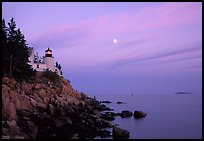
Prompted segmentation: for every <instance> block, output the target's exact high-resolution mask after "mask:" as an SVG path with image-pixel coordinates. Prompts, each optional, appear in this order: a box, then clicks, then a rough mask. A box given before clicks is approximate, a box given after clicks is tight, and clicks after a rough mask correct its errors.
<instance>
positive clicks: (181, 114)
mask: <svg viewBox="0 0 204 141" xmlns="http://www.w3.org/2000/svg"><path fill="white" fill-rule="evenodd" d="M95 97H96V100H98V101H103V100H109V101H111V102H112V103H110V104H106V105H107V106H108V107H110V108H112V109H114V112H122V110H129V111H132V112H134V111H135V110H141V111H143V112H145V113H147V116H146V117H145V118H142V119H134V117H130V118H121V117H116V119H115V120H114V121H111V123H112V124H119V126H118V127H120V128H122V129H126V130H128V131H129V132H130V139H201V138H202V95H201V94H152V95H150V94H149V95H148V94H143V95H142V94H138V95H136V94H134V95H133V96H132V95H131V94H129V95H98V96H95ZM117 101H122V102H125V104H117ZM109 138H111V137H108V139H109Z"/></svg>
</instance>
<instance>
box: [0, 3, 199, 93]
mask: <svg viewBox="0 0 204 141" xmlns="http://www.w3.org/2000/svg"><path fill="white" fill-rule="evenodd" d="M2 12H3V13H2V16H3V18H4V19H5V20H6V21H7V22H8V21H9V20H10V19H11V17H14V19H15V21H16V24H17V26H18V27H19V28H21V30H22V32H23V34H24V35H25V36H26V39H27V42H28V44H29V45H30V46H32V47H34V49H35V52H36V51H37V52H38V53H39V54H40V55H42V54H43V53H44V51H45V50H46V48H47V47H48V46H49V47H50V48H51V49H52V50H53V53H54V57H55V61H59V62H60V63H61V65H62V69H63V74H64V77H65V78H67V79H69V80H70V81H71V84H72V85H73V87H74V89H77V90H78V91H82V92H85V93H88V94H90V95H97V94H131V93H135V94H141V93H142V94H143V93H144V94H152V93H155V94H156V93H164V94H165V93H174V92H177V91H183V90H184V91H190V92H193V93H201V92H202V86H201V85H202V3H201V2H195V3H193V2H186V3H184V2H182V3H179V2H177V3H173V2H170V3H168V2H154V3H151V2H145V3H141V2H118V3H116V2H108V3H107V2H97V3H94V2H85V3H83V2H76V3H74V2H66V3H63V2H59V3H57V2H54V3H52V2H49V3H48V2H44V3H43V2H40V3H37V2H17V3H16V2H3V3H2ZM114 38H116V39H117V40H118V42H117V43H116V44H114V43H113V39H114Z"/></svg>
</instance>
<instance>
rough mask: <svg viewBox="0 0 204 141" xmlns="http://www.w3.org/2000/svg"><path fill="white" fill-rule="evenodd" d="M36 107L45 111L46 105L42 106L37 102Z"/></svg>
mask: <svg viewBox="0 0 204 141" xmlns="http://www.w3.org/2000/svg"><path fill="white" fill-rule="evenodd" d="M37 107H38V108H41V109H42V110H46V108H47V105H46V104H44V103H41V102H38V103H37Z"/></svg>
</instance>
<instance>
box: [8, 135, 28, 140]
mask: <svg viewBox="0 0 204 141" xmlns="http://www.w3.org/2000/svg"><path fill="white" fill-rule="evenodd" d="M10 139H25V138H24V137H23V136H18V135H15V136H13V137H11V138H10Z"/></svg>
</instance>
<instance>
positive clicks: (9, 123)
mask: <svg viewBox="0 0 204 141" xmlns="http://www.w3.org/2000/svg"><path fill="white" fill-rule="evenodd" d="M6 124H7V126H8V128H9V130H10V134H11V135H15V133H16V131H17V123H16V121H15V120H12V121H6Z"/></svg>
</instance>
